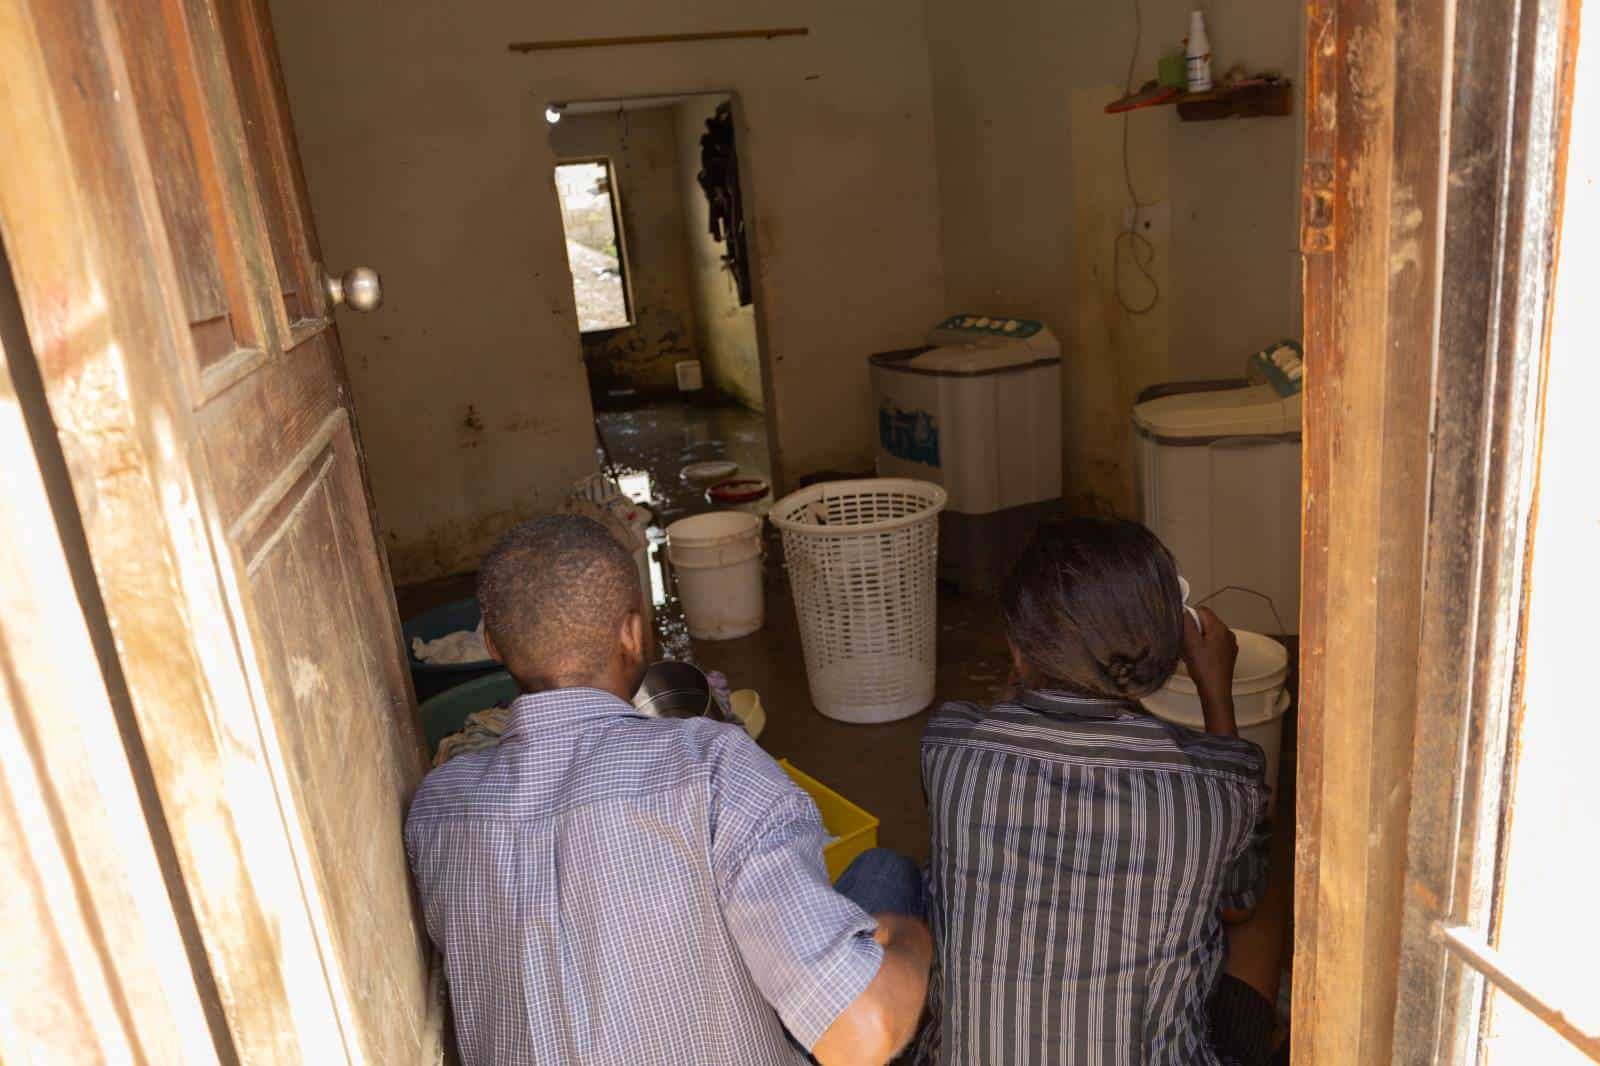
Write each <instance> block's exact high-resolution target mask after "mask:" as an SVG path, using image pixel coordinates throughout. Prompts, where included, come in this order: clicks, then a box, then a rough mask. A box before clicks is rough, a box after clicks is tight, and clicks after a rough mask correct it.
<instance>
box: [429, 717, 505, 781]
mask: <svg viewBox="0 0 1600 1066" xmlns="http://www.w3.org/2000/svg"><path fill="white" fill-rule="evenodd" d="M510 721H511V708H510V707H490V708H489V709H488V710H483V711H476V712H474V713H473V714H471V715H469V716H468V717H467V722H466V724H465V725H463V726H462V727H461V732H459V733H451V734H450V735H449V736H447V737H445V738H444V739H443V740H441V741H440V742H439V752H438V754H436V755H435V756H434V757H433V765H435V766H443V765H444V764H445V763H446V762H448V761H449V760H450V759H452V758H454V757H455V756H457V755H460V754H462V753H463V752H468V751H478V750H480V749H483V748H492V747H494V746H495V745H496V744H498V743H500V734H501V733H504V732H505V731H506V724H507V723H508V722H510Z"/></svg>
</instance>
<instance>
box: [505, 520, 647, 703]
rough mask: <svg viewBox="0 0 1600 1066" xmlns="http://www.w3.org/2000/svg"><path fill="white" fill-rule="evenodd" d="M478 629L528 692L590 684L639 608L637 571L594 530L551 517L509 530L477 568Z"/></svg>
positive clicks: (586, 523) (602, 531)
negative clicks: (480, 623) (480, 625)
mask: <svg viewBox="0 0 1600 1066" xmlns="http://www.w3.org/2000/svg"><path fill="white" fill-rule="evenodd" d="M478 606H479V607H480V608H481V609H482V611H483V622H484V628H485V629H486V630H487V631H488V634H489V637H490V639H491V640H493V641H494V646H495V650H496V651H498V652H499V653H500V658H501V660H502V661H503V662H504V663H505V665H506V669H508V670H510V671H511V675H512V676H513V677H515V678H516V679H517V681H518V683H519V684H520V685H521V686H522V688H523V689H524V690H526V691H539V690H543V689H550V688H570V687H574V686H578V685H584V684H587V683H589V682H590V681H593V680H594V679H595V678H596V677H598V676H599V674H600V673H601V671H602V670H604V669H605V666H606V663H607V662H608V661H609V660H610V658H611V656H612V654H613V653H614V652H615V650H616V647H617V641H618V639H619V634H620V632H621V630H622V623H623V621H624V620H625V619H626V618H627V617H628V614H629V613H630V612H633V611H638V610H640V609H641V607H642V606H643V597H642V593H641V589H640V586H639V571H638V568H637V567H636V566H635V565H634V560H633V557H632V556H631V555H629V554H628V551H627V549H626V548H624V547H623V546H622V545H620V544H618V543H617V541H616V539H615V538H614V537H612V535H611V534H610V533H609V532H607V531H606V528H605V527H604V526H602V525H601V524H600V523H598V522H596V521H594V520H593V519H590V518H583V517H581V516H579V515H569V514H562V515H550V516H548V517H546V518H535V519H533V520H532V521H528V522H523V523H522V524H520V525H517V526H514V527H512V528H511V529H510V530H509V531H508V532H507V533H506V534H505V535H504V536H502V537H501V538H500V539H499V540H498V541H497V542H495V545H494V547H492V548H490V549H489V553H488V554H487V555H485V556H484V557H483V564H482V565H481V566H480V567H479V568H478Z"/></svg>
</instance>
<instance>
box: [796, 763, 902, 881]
mask: <svg viewBox="0 0 1600 1066" xmlns="http://www.w3.org/2000/svg"><path fill="white" fill-rule="evenodd" d="M778 765H779V766H781V767H783V772H784V773H786V774H788V775H789V777H790V778H791V779H793V781H794V783H795V784H797V785H799V786H800V787H801V788H803V789H805V790H806V793H807V795H809V796H810V797H811V801H812V802H813V803H815V804H816V805H817V813H818V814H820V815H822V828H823V829H825V830H827V833H828V835H829V836H831V837H833V838H834V839H833V840H832V841H831V842H830V843H828V844H826V845H824V846H823V849H822V858H823V860H824V861H825V862H827V864H828V879H829V880H832V881H837V880H839V875H840V874H842V873H844V871H845V867H847V866H849V865H850V864H851V863H852V862H854V861H855V858H856V856H857V855H860V854H861V853H862V852H863V851H866V850H867V849H868V848H875V847H877V846H878V819H877V818H875V817H873V816H872V815H870V814H868V813H867V812H866V811H864V810H862V809H861V808H860V807H857V806H856V805H855V804H854V803H851V802H850V801H849V800H847V799H845V798H844V797H843V796H841V795H839V793H837V792H835V791H834V790H833V789H831V788H829V787H828V786H827V785H824V784H823V783H822V782H821V781H818V780H817V779H816V778H814V777H812V776H811V775H809V774H805V773H802V772H801V771H799V770H796V769H795V768H794V765H793V764H792V763H790V762H789V760H788V759H779V760H778Z"/></svg>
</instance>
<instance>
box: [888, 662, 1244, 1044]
mask: <svg viewBox="0 0 1600 1066" xmlns="http://www.w3.org/2000/svg"><path fill="white" fill-rule="evenodd" d="M1264 763H1265V759H1264V756H1263V755H1262V752H1261V749H1260V748H1259V747H1257V746H1256V745H1254V744H1252V743H1250V742H1249V741H1244V740H1238V739H1235V738H1231V737H1215V736H1208V735H1206V734H1203V733H1197V732H1194V731H1193V730H1190V729H1185V728H1183V727H1181V726H1177V725H1172V724H1170V723H1167V722H1163V721H1162V720H1160V719H1158V718H1155V717H1152V716H1151V715H1149V714H1146V713H1145V712H1144V711H1142V710H1140V709H1138V708H1137V707H1135V706H1132V705H1125V704H1120V703H1112V702H1106V701H1097V700H1083V699H1078V698H1076V697H1072V696H1068V695H1065V694H1062V693H1055V692H1024V693H1023V694H1022V695H1021V696H1020V697H1019V699H1018V702H1015V703H1002V704H1000V705H997V706H995V707H992V708H990V709H988V710H983V709H981V708H979V707H977V706H975V705H973V704H963V703H953V704H947V705H945V706H944V707H943V708H941V709H940V710H939V711H938V712H936V713H935V714H934V716H933V718H932V720H931V721H930V722H929V724H928V729H927V732H926V734H925V735H924V737H923V741H922V775H923V784H924V787H925V789H926V791H927V795H928V805H929V808H930V811H929V819H930V822H931V823H932V832H933V839H932V845H931V860H930V863H929V884H928V894H929V916H930V919H931V923H932V927H933V936H934V942H935V943H936V944H937V949H936V960H935V966H936V970H937V976H936V978H935V980H936V984H937V995H936V1009H935V1015H936V1019H935V1022H934V1024H933V1025H932V1026H930V1027H929V1029H928V1030H927V1031H926V1032H925V1034H924V1037H925V1038H924V1040H923V1042H922V1044H921V1051H922V1054H921V1055H920V1056H919V1058H920V1059H921V1060H922V1061H925V1062H938V1063H941V1064H971V1066H987V1064H997V1063H1007V1064H1026V1063H1085V1064H1089V1063H1093V1064H1097V1066H1098V1064H1107V1066H1111V1064H1116V1066H1166V1064H1171V1066H1180V1064H1181V1066H1192V1064H1195V1063H1206V1064H1211V1063H1219V1062H1224V1061H1225V1060H1224V1059H1222V1058H1221V1057H1220V1056H1219V1055H1218V1054H1217V1053H1216V1052H1215V1051H1214V1050H1213V1049H1212V1047H1211V1046H1210V1035H1209V1014H1208V1010H1207V1001H1208V1000H1209V999H1210V997H1211V994H1212V991H1213V989H1214V988H1215V987H1216V984H1217V981H1218V978H1219V976H1220V971H1221V968H1222V962H1223V955H1224V939H1223V929H1222V924H1221V919H1220V916H1219V910H1220V909H1222V908H1234V909H1247V908H1249V907H1252V906H1254V904H1255V901H1256V899H1257V898H1258V896H1259V894H1260V892H1261V889H1262V888H1263V887H1264V882H1265V880H1266V854H1267V833H1266V823H1265V812H1266V798H1267V790H1266V786H1265V784H1264Z"/></svg>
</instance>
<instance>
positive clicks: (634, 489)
mask: <svg viewBox="0 0 1600 1066" xmlns="http://www.w3.org/2000/svg"><path fill="white" fill-rule="evenodd" d="M735 106H736V101H735V99H734V98H733V97H732V96H731V95H730V94H727V93H720V94H697V95H686V96H685V95H673V96H653V97H639V98H631V99H619V100H587V101H572V102H564V103H552V104H551V105H550V106H549V107H548V108H547V109H546V112H545V118H546V121H547V123H548V124H549V144H550V149H551V155H552V156H553V157H554V159H555V164H554V173H553V175H552V177H553V184H554V194H555V196H556V198H557V200H558V202H559V206H560V211H561V221H562V227H563V230H564V235H565V238H566V252H567V262H568V266H569V269H570V270H571V273H572V291H573V316H574V318H575V320H576V323H575V324H576V327H577V330H578V334H579V338H580V344H581V349H582V354H583V362H584V372H585V376H586V379H587V381H588V386H589V395H590V400H591V403H592V405H593V408H594V412H595V443H596V448H597V451H598V454H599V461H600V467H601V470H602V471H603V472H604V473H605V474H606V475H608V476H609V477H610V478H611V479H612V480H613V481H614V482H616V484H618V485H619V486H621V488H622V490H623V492H624V493H626V494H627V495H628V496H629V498H630V499H632V500H633V501H634V502H635V503H637V504H638V505H640V506H641V507H642V508H645V509H647V511H646V512H645V515H644V518H645V520H646V521H647V522H648V530H649V533H648V535H649V537H650V540H651V546H650V552H649V560H650V579H651V586H652V588H651V593H652V598H653V600H654V604H653V606H654V607H655V610H656V616H657V617H656V623H657V631H658V633H659V635H660V638H661V641H662V649H661V650H662V652H663V653H665V654H667V655H669V656H673V657H687V655H688V654H689V646H688V635H687V631H686V629H685V628H684V626H683V623H682V619H681V616H680V615H679V612H678V611H677V609H676V604H675V603H674V602H673V598H672V597H671V596H670V595H669V591H668V587H667V581H666V579H665V577H664V575H663V572H662V569H661V566H660V563H659V561H658V559H657V556H658V555H659V548H660V543H661V541H662V539H663V537H664V530H665V529H666V527H667V526H668V525H670V524H671V523H672V522H674V521H676V520H678V519H680V518H684V517H688V516H691V515H695V514H699V513H703V512H705V511H709V510H712V509H713V508H725V507H728V506H735V507H743V508H746V509H749V510H752V511H755V512H757V513H763V514H764V513H765V511H766V509H767V508H768V507H769V506H770V505H771V502H772V492H771V478H772V463H771V459H770V453H769V450H768V435H767V422H766V416H765V413H764V412H765V410H766V407H767V404H766V396H765V394H764V391H763V387H762V374H761V347H760V340H759V338H758V334H757V329H756V315H757V307H756V298H755V293H754V286H753V285H752V276H753V273H754V266H753V263H752V259H751V248H750V243H751V242H750V241H749V240H748V236H747V234H748V230H749V229H750V227H751V225H752V223H751V221H750V216H749V212H748V210H747V208H746V204H745V197H744V191H743V184H742V175H741V172H740V167H739V157H738V151H737V141H736V133H735V113H734V109H735Z"/></svg>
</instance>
